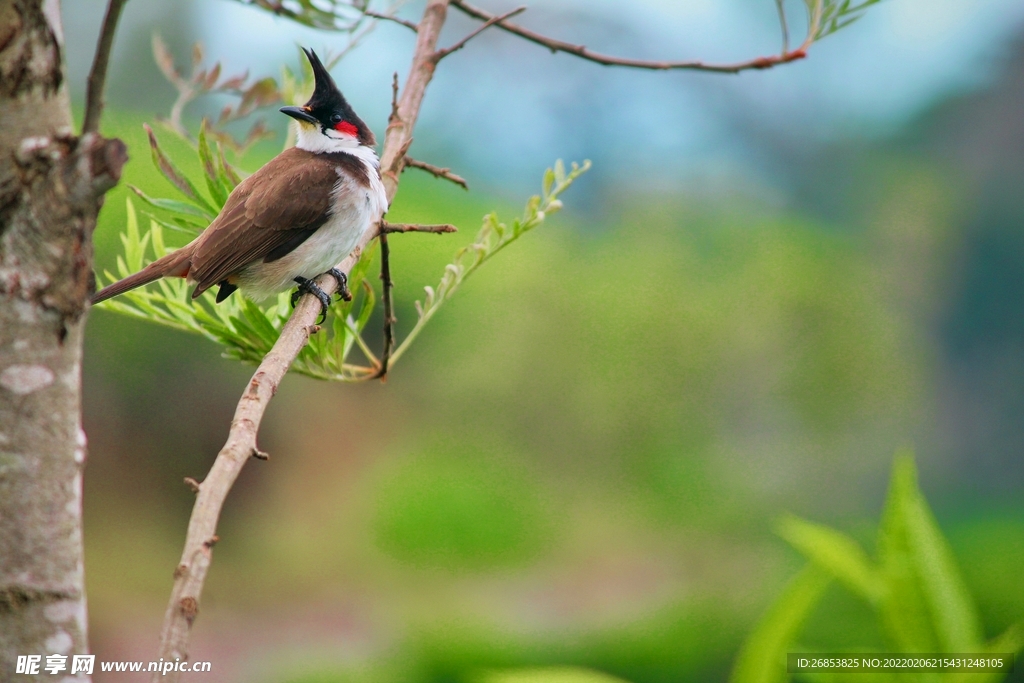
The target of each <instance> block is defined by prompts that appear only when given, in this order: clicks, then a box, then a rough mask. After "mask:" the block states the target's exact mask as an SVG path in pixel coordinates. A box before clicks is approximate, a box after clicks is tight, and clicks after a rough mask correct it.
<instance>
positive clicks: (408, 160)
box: [405, 156, 469, 190]
mask: <svg viewBox="0 0 1024 683" xmlns="http://www.w3.org/2000/svg"><path fill="white" fill-rule="evenodd" d="M405 166H406V167H408V166H411V167H413V168H418V169H420V170H423V171H426V172H427V173H431V174H433V175H434V176H435V177H437V178H444V179H445V180H450V181H452V182H453V183H455V184H456V185H461V186H462V189H464V190H468V189H469V185H468V184H466V179H465V178H463V177H462V176H460V175H456V174H454V173H452V170H451V169H450V168H441V167H440V166H434V165H433V164H428V163H427V162H425V161H419V160H418V159H413V158H412V157H410V156H406V157H405Z"/></svg>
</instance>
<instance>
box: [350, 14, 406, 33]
mask: <svg viewBox="0 0 1024 683" xmlns="http://www.w3.org/2000/svg"><path fill="white" fill-rule="evenodd" d="M363 14H365V15H366V16H368V17H372V18H374V19H382V20H384V21H393V22H395V23H396V24H401V25H402V26H404V27H406V28H407V29H410V30H412V31H413V33H416V32H418V31H419V28H418V27H417V26H416V24H414V23H413V22H411V21H407V20H405V19H402V18H401V17H396V16H395V15H393V14H383V13H381V12H374V11H372V10H365V11H364V12H363Z"/></svg>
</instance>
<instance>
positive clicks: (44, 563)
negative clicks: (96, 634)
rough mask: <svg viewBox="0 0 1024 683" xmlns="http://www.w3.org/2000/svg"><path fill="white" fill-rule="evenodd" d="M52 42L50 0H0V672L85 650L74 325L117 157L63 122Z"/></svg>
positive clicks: (60, 68)
mask: <svg viewBox="0 0 1024 683" xmlns="http://www.w3.org/2000/svg"><path fill="white" fill-rule="evenodd" d="M62 46H63V41H62V33H61V24H60V13H59V3H58V2H57V1H56V0H0V121H2V125H0V679H2V680H10V679H12V678H14V669H15V662H16V658H17V656H18V655H43V656H44V658H43V662H42V663H43V664H44V665H45V663H46V660H45V655H50V654H63V655H72V654H82V653H86V652H87V651H88V643H87V640H86V603H85V591H84V582H83V580H84V572H83V562H82V532H81V511H82V506H81V500H82V468H83V466H84V464H85V434H84V433H83V432H82V429H81V420H80V414H81V413H80V409H79V402H80V366H81V353H82V326H83V324H84V322H85V312H86V298H87V295H88V292H89V289H90V287H91V286H92V239H91V238H92V232H93V229H94V227H95V225H96V215H97V213H98V212H99V208H100V206H101V204H102V198H103V194H104V193H105V192H106V191H107V190H108V189H110V188H111V187H113V185H114V184H115V183H116V182H117V179H118V177H119V176H120V172H121V167H122V165H123V164H124V161H125V160H126V156H125V148H124V145H123V144H122V143H121V142H120V141H118V140H104V139H103V138H101V137H99V136H98V135H95V134H89V135H86V136H84V137H81V138H79V137H76V136H75V135H74V134H73V132H72V129H71V108H70V104H69V101H68V95H67V89H66V88H65V87H64V73H65V72H64V65H63V59H62ZM67 663H68V668H67V669H66V670H65V671H64V672H62V674H63V676H69V673H70V668H71V666H70V665H71V659H70V657H69V658H68V660H67ZM18 680H25V681H31V680H55V679H54V677H53V675H52V674H49V673H47V672H46V671H45V670H44V669H43V668H40V673H39V674H38V675H37V676H24V677H19V678H18ZM65 680H76V681H84V680H87V677H84V676H78V677H75V678H71V677H68V678H67V679H65Z"/></svg>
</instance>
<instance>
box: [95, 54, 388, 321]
mask: <svg viewBox="0 0 1024 683" xmlns="http://www.w3.org/2000/svg"><path fill="white" fill-rule="evenodd" d="M304 52H305V53H306V57H307V58H308V59H309V63H310V65H311V66H312V67H313V76H314V78H315V81H316V87H315V89H314V90H313V96H312V97H310V98H309V101H308V102H306V104H305V105H304V106H302V107H282V108H281V112H283V113H285V114H287V115H288V116H290V117H292V118H293V119H295V121H296V125H297V128H298V136H297V141H296V145H295V147H292V148H290V149H286V150H285V151H283V152H281V153H280V154H278V155H277V156H276V157H274V158H273V159H271V160H270V161H269V162H268V163H267V164H266V165H265V166H263V167H262V168H261V169H260V170H258V171H256V172H255V173H253V174H252V175H251V176H249V177H248V178H246V179H245V180H243V181H242V182H241V183H239V185H238V186H237V187H236V188H235V189H234V191H233V192H232V193H231V195H230V196H229V197H228V199H227V202H225V204H224V208H223V209H221V212H220V214H219V215H218V216H217V217H216V218H215V219H214V220H213V222H212V223H210V225H209V227H207V228H206V230H204V231H203V232H202V234H200V235H199V236H198V237H197V238H196V239H194V240H192V242H190V243H189V244H187V245H185V246H184V247H182V248H181V249H178V250H177V251H175V252H173V253H170V254H167V255H166V256H164V257H163V258H160V259H157V260H156V261H154V262H153V263H151V264H149V265H148V266H146V267H145V268H143V269H142V270H140V271H139V272H138V273H135V274H134V275H130V276H129V277H126V278H124V279H123V280H120V281H118V282H115V283H113V284H111V285H109V286H107V287H104V288H103V289H101V290H100V291H98V292H96V294H95V295H93V297H92V302H93V303H97V302H99V301H103V300H105V299H109V298H110V297H113V296H117V295H118V294H122V293H124V292H127V291H128V290H130V289H134V288H135V287H139V286H141V285H144V284H147V283H149V282H153V281H154V280H158V279H160V278H162V277H169V276H177V277H184V278H187V279H188V282H189V283H195V285H196V287H195V289H194V290H193V292H192V298H193V299H195V298H196V297H198V296H199V295H200V294H202V293H203V292H204V291H206V290H207V289H209V288H210V287H212V286H214V285H219V286H220V289H219V290H218V292H217V302H218V303H220V302H221V301H223V300H224V299H225V298H226V297H227V296H229V295H230V294H231V293H232V292H234V291H235V290H236V289H241V291H242V293H243V294H245V295H246V296H248V297H249V298H251V299H255V300H257V301H258V300H262V299H266V298H268V297H271V296H273V295H275V294H278V293H280V292H283V291H285V290H287V289H289V288H291V287H292V286H293V283H296V282H297V283H298V284H299V292H311V293H313V294H315V295H316V296H317V297H318V298H319V299H320V301H321V303H322V304H323V307H324V312H325V314H326V310H327V306H328V305H329V304H330V298H329V297H328V296H327V295H326V294H325V293H324V291H323V290H322V289H320V288H319V287H317V286H316V284H315V283H314V282H313V278H315V277H317V276H319V275H321V274H323V273H325V272H329V273H331V274H332V275H334V276H335V277H336V278H337V279H338V284H339V288H340V290H339V291H342V292H345V291H347V290H346V288H345V275H344V274H343V273H341V272H340V271H338V270H336V269H335V268H334V265H335V264H337V263H338V262H339V261H341V260H342V259H343V258H344V257H345V256H347V255H348V254H349V253H351V251H352V250H353V249H354V248H355V246H356V244H357V243H358V242H359V239H360V237H362V235H363V234H364V233H365V232H366V231H367V230H375V229H376V228H377V226H378V225H379V224H380V222H381V220H382V217H383V215H384V213H385V212H386V211H387V209H388V199H387V195H386V194H385V192H384V185H383V184H382V183H381V179H380V163H379V161H378V159H377V154H376V152H374V150H373V145H374V144H375V140H374V137H373V132H372V131H371V130H370V129H369V128H368V127H367V126H366V124H365V123H363V121H362V119H360V118H359V117H358V116H356V113H355V112H354V111H353V110H352V107H351V106H349V104H348V102H346V101H345V98H344V97H343V96H342V94H341V91H339V90H338V86H337V85H335V83H334V79H332V78H331V75H330V74H329V73H328V72H327V69H326V68H324V65H323V64H322V63H321V62H320V59H319V58H318V57H317V56H316V53H314V52H313V51H312V50H305V49H304ZM299 292H297V293H296V296H297V295H298V293H299ZM293 301H294V299H293Z"/></svg>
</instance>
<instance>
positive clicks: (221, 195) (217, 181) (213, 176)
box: [199, 117, 228, 210]
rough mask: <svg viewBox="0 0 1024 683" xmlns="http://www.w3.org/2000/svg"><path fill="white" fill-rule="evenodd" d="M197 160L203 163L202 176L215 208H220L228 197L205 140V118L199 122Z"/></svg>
mask: <svg viewBox="0 0 1024 683" xmlns="http://www.w3.org/2000/svg"><path fill="white" fill-rule="evenodd" d="M199 160H200V161H201V162H202V165H203V176H204V177H205V178H206V187H207V189H209V190H210V196H211V197H212V198H213V201H214V203H215V204H216V208H217V209H218V210H220V209H221V208H223V206H224V202H226V201H227V199H228V194H227V192H226V191H225V190H224V185H223V184H222V183H221V178H220V173H219V169H218V168H217V163H216V161H214V157H213V152H212V151H211V150H210V145H209V143H208V142H207V140H206V118H205V117H204V118H203V121H202V123H200V124H199Z"/></svg>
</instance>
